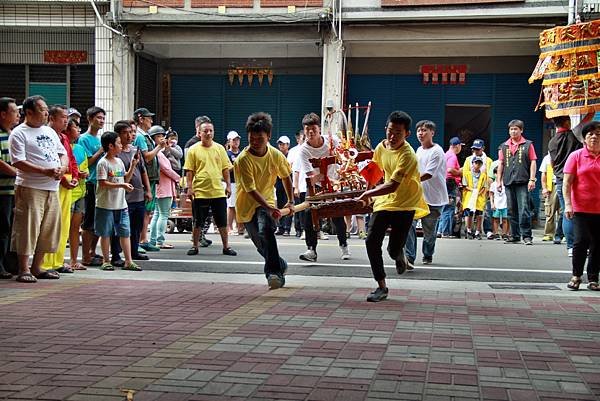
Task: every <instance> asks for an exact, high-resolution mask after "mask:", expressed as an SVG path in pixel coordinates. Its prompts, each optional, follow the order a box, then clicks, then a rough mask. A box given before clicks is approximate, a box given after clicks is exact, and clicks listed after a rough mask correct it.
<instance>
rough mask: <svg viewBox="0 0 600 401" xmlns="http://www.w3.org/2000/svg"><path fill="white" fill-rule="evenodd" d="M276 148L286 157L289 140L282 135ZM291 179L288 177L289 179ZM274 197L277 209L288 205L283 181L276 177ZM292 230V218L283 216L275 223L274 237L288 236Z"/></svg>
mask: <svg viewBox="0 0 600 401" xmlns="http://www.w3.org/2000/svg"><path fill="white" fill-rule="evenodd" d="M277 147H278V148H279V151H280V152H281V153H283V155H284V156H285V157H286V159H287V157H288V154H289V149H290V138H288V137H287V136H285V135H283V136H280V137H279V139H277ZM291 178H292V177H291V176H290V179H291ZM275 196H276V197H277V207H278V208H279V209H281V208H283V207H284V206H285V205H287V203H288V198H287V194H286V192H285V187H284V185H283V181H282V180H281V178H279V177H277V181H275ZM291 229H292V216H289V215H288V216H283V217H282V218H280V219H279V222H278V223H277V232H276V233H275V235H283V236H285V237H289V236H290V230H291Z"/></svg>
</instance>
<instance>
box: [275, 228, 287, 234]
mask: <svg viewBox="0 0 600 401" xmlns="http://www.w3.org/2000/svg"><path fill="white" fill-rule="evenodd" d="M284 232H285V231H284V230H281V229H279V230H277V232H275V235H283V233H284Z"/></svg>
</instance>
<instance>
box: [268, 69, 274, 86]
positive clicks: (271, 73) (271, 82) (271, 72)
mask: <svg viewBox="0 0 600 401" xmlns="http://www.w3.org/2000/svg"><path fill="white" fill-rule="evenodd" d="M267 79H268V80H269V86H271V85H272V84H273V71H271V70H269V73H268V75H267Z"/></svg>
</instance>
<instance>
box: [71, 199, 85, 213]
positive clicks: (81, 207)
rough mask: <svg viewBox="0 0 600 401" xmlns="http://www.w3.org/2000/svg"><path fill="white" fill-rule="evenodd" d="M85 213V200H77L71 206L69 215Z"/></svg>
mask: <svg viewBox="0 0 600 401" xmlns="http://www.w3.org/2000/svg"><path fill="white" fill-rule="evenodd" d="M84 212H85V198H79V199H77V200H76V201H75V202H73V203H72V204H71V213H84Z"/></svg>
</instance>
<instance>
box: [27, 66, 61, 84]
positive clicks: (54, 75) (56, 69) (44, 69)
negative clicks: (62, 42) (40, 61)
mask: <svg viewBox="0 0 600 401" xmlns="http://www.w3.org/2000/svg"><path fill="white" fill-rule="evenodd" d="M29 82H39V83H61V84H64V83H66V82H67V67H66V66H64V65H30V66H29Z"/></svg>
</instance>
